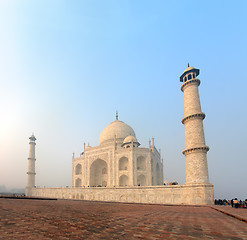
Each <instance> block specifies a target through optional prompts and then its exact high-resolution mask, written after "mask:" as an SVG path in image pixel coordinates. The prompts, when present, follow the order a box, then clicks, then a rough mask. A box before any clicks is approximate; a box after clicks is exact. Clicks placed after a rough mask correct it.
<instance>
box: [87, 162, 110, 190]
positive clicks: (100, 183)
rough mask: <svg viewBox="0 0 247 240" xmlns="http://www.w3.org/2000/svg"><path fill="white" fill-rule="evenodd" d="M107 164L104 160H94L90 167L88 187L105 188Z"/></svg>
mask: <svg viewBox="0 0 247 240" xmlns="http://www.w3.org/2000/svg"><path fill="white" fill-rule="evenodd" d="M107 172H108V171H107V163H106V162H105V161H104V160H101V159H97V160H95V161H94V162H93V163H92V165H91V167H90V187H106V186H107V176H108V174H107Z"/></svg>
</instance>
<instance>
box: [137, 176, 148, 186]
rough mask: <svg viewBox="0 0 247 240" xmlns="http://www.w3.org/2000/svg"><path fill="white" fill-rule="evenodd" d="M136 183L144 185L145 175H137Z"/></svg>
mask: <svg viewBox="0 0 247 240" xmlns="http://www.w3.org/2000/svg"><path fill="white" fill-rule="evenodd" d="M137 185H138V186H146V177H145V176H144V175H143V174H141V175H139V176H138V178H137Z"/></svg>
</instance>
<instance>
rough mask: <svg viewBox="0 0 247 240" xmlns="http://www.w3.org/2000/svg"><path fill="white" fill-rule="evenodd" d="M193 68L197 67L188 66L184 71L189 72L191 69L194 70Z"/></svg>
mask: <svg viewBox="0 0 247 240" xmlns="http://www.w3.org/2000/svg"><path fill="white" fill-rule="evenodd" d="M192 69H195V68H194V67H187V68H186V69H185V70H184V73H185V72H188V71H190V70H192Z"/></svg>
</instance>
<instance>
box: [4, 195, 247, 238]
mask: <svg viewBox="0 0 247 240" xmlns="http://www.w3.org/2000/svg"><path fill="white" fill-rule="evenodd" d="M0 239H128V240H129V239H130V240H131V239H232V240H240V239H247V223H245V222H242V221H239V220H238V219H235V218H233V217H230V216H228V215H226V214H223V213H221V212H218V211H216V210H214V209H212V208H210V207H206V206H205V207H195V206H164V205H145V204H124V203H106V202H87V201H72V200H58V201H49V200H25V199H0Z"/></svg>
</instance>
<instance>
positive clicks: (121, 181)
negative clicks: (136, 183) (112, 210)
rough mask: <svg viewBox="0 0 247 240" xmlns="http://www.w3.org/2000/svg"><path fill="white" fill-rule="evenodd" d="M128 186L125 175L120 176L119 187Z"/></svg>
mask: <svg viewBox="0 0 247 240" xmlns="http://www.w3.org/2000/svg"><path fill="white" fill-rule="evenodd" d="M128 185H129V177H128V176H126V175H121V176H120V178H119V186H121V187H125V186H128Z"/></svg>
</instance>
